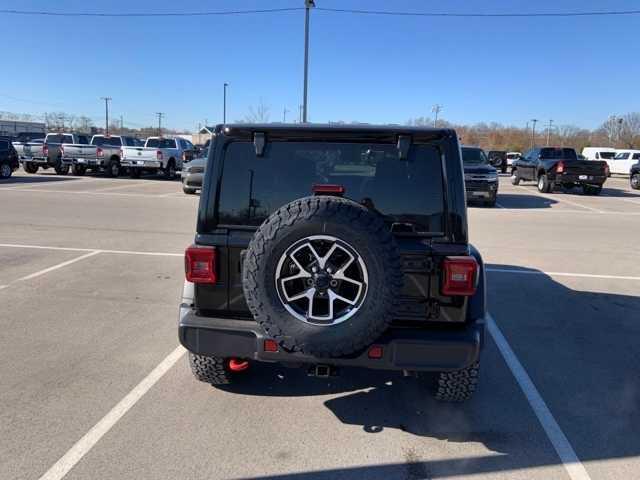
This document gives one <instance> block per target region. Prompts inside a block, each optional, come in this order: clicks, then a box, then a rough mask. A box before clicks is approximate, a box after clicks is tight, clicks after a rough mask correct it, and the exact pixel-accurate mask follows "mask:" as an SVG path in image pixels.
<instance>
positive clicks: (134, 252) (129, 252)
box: [0, 243, 184, 257]
mask: <svg viewBox="0 0 640 480" xmlns="http://www.w3.org/2000/svg"><path fill="white" fill-rule="evenodd" d="M0 247H5V248H36V249H40V250H60V251H66V252H97V253H114V254H122V255H149V256H155V257H183V256H184V254H183V253H169V252H142V251H138V250H108V249H107V250H104V249H100V248H76V247H53V246H47V245H22V244H19V243H0Z"/></svg>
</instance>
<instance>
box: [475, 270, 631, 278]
mask: <svg viewBox="0 0 640 480" xmlns="http://www.w3.org/2000/svg"><path fill="white" fill-rule="evenodd" d="M487 272H489V273H493V272H495V273H513V274H516V275H548V276H550V277H581V278H602V279H610V280H640V277H630V276H627V275H599V274H594V273H570V272H543V271H541V270H518V269H515V268H487Z"/></svg>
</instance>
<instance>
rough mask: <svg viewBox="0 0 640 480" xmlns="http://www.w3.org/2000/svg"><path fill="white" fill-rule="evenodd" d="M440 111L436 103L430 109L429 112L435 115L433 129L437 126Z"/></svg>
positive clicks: (440, 106)
mask: <svg viewBox="0 0 640 480" xmlns="http://www.w3.org/2000/svg"><path fill="white" fill-rule="evenodd" d="M441 111H442V105H438V104H437V103H436V104H435V105H434V106H432V107H431V112H433V113H434V114H435V118H434V120H433V128H436V127H437V126H438V114H439V113H440V112H441Z"/></svg>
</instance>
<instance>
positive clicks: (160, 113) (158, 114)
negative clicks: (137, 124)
mask: <svg viewBox="0 0 640 480" xmlns="http://www.w3.org/2000/svg"><path fill="white" fill-rule="evenodd" d="M156 115H157V116H158V136H159V137H161V136H162V117H163V116H164V113H162V112H156Z"/></svg>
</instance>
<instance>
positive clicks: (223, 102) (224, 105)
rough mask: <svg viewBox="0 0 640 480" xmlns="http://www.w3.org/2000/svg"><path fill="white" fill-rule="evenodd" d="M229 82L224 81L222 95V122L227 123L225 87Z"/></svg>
mask: <svg viewBox="0 0 640 480" xmlns="http://www.w3.org/2000/svg"><path fill="white" fill-rule="evenodd" d="M228 86H229V84H228V83H227V82H224V87H223V88H224V93H223V95H222V123H223V124H226V123H227V87H228Z"/></svg>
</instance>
